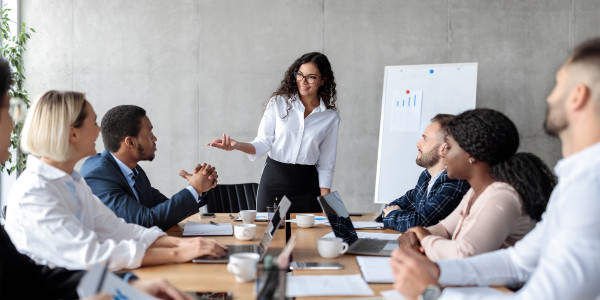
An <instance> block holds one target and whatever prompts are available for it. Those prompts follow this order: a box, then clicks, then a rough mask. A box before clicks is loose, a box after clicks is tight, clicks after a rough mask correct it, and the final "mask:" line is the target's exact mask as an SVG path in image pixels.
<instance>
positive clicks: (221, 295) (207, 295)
mask: <svg viewBox="0 0 600 300" xmlns="http://www.w3.org/2000/svg"><path fill="white" fill-rule="evenodd" d="M188 294H190V295H192V296H193V297H195V298H196V299H231V292H189V293H188Z"/></svg>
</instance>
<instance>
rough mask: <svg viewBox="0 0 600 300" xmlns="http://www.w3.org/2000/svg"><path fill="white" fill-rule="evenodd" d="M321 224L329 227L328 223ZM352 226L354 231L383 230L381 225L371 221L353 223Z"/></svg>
mask: <svg viewBox="0 0 600 300" xmlns="http://www.w3.org/2000/svg"><path fill="white" fill-rule="evenodd" d="M323 224H325V225H327V226H331V225H329V222H326V223H323ZM352 226H354V229H383V223H379V222H373V221H355V222H352Z"/></svg>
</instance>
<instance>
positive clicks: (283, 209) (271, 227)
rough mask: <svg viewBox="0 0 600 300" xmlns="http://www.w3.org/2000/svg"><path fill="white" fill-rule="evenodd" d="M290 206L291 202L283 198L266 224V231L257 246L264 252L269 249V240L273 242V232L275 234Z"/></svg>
mask: <svg viewBox="0 0 600 300" xmlns="http://www.w3.org/2000/svg"><path fill="white" fill-rule="evenodd" d="M290 206H292V202H290V200H289V199H288V198H287V197H285V196H284V197H283V198H281V202H279V206H277V209H276V210H275V213H274V214H273V218H272V219H271V221H269V223H268V224H267V229H266V230H265V233H264V234H263V236H262V238H261V239H260V243H259V246H260V247H261V248H263V250H266V249H267V247H269V244H270V243H271V240H273V236H275V232H277V229H278V228H279V225H281V222H283V221H284V220H285V215H286V214H287V212H288V210H289V209H290Z"/></svg>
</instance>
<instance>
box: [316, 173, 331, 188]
mask: <svg viewBox="0 0 600 300" xmlns="http://www.w3.org/2000/svg"><path fill="white" fill-rule="evenodd" d="M317 171H318V173H319V187H320V188H325V189H331V186H332V185H333V172H325V171H321V170H317Z"/></svg>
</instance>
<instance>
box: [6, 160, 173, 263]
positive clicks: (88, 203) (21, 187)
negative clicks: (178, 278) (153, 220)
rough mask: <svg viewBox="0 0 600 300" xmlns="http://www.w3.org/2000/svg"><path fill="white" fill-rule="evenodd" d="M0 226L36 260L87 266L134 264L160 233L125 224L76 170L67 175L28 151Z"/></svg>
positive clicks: (18, 247)
mask: <svg viewBox="0 0 600 300" xmlns="http://www.w3.org/2000/svg"><path fill="white" fill-rule="evenodd" d="M5 229H6V231H7V232H8V234H9V235H10V238H11V240H12V241H13V243H14V244H15V246H16V247H17V249H18V250H19V251H20V252H21V253H23V254H26V255H28V256H29V257H31V258H32V259H33V260H35V261H36V262H37V263H38V264H46V265H50V266H53V267H54V266H58V267H65V268H68V269H73V270H76V269H89V268H91V267H92V266H93V265H95V264H98V263H104V262H106V261H107V260H108V259H110V269H111V270H118V269H122V268H137V267H139V266H140V265H141V263H142V258H143V257H144V254H145V252H146V249H147V248H148V247H149V246H150V245H151V244H152V243H153V242H154V241H155V240H156V239H157V238H158V237H160V236H162V235H165V233H164V232H163V231H162V230H160V229H158V227H152V228H145V227H142V226H139V225H135V224H128V223H126V222H125V221H124V220H123V219H121V218H118V217H117V216H116V215H115V214H114V213H113V212H112V211H111V210H110V209H109V208H108V207H106V206H105V205H104V204H103V203H102V202H101V201H100V200H99V199H98V198H97V197H96V196H94V195H93V194H92V190H91V189H90V187H89V186H88V185H87V184H86V183H85V181H84V179H83V178H82V177H81V175H80V174H79V172H77V171H73V173H72V174H71V175H69V174H67V173H65V172H63V171H61V170H59V169H57V168H55V167H53V166H51V165H48V164H46V163H44V162H42V161H41V160H40V159H38V158H37V157H35V156H33V155H29V157H28V158H27V169H26V170H25V171H24V172H23V174H21V176H20V177H19V179H18V180H17V181H16V182H15V184H14V185H13V187H12V189H11V190H10V193H9V196H8V202H7V217H6V225H5Z"/></svg>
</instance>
